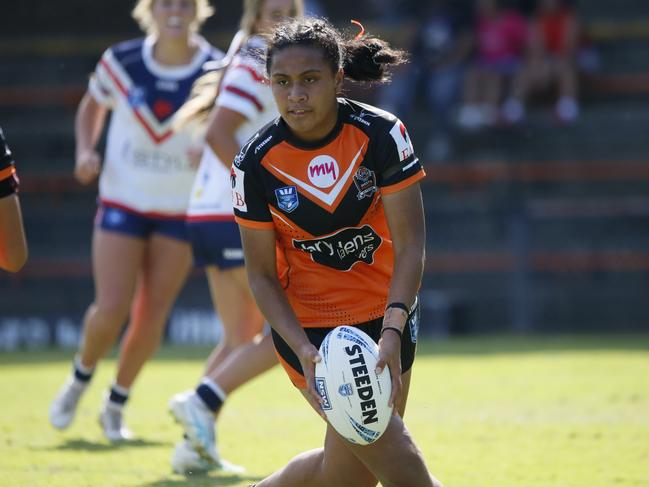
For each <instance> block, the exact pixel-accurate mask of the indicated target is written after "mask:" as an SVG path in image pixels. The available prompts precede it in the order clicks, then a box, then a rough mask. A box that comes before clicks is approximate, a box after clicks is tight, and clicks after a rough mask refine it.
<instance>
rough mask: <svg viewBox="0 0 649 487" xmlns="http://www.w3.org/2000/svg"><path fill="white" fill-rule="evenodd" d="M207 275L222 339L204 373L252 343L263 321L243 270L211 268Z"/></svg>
mask: <svg viewBox="0 0 649 487" xmlns="http://www.w3.org/2000/svg"><path fill="white" fill-rule="evenodd" d="M205 274H206V276H207V282H208V284H209V286H210V293H211V295H212V302H213V303H214V306H215V307H216V309H217V311H218V314H219V318H220V319H221V323H222V324H223V335H222V338H221V340H220V342H219V344H218V345H217V346H216V347H215V348H214V350H213V351H212V353H211V354H210V356H209V358H208V359H207V363H206V364H205V370H206V372H209V371H210V370H214V369H215V368H216V367H217V366H218V365H219V364H220V363H221V362H223V361H224V360H225V359H226V357H227V356H228V355H229V354H230V352H232V350H234V349H235V348H236V347H238V346H240V345H244V344H246V343H248V342H249V341H250V340H252V338H253V337H254V336H255V335H257V334H258V333H259V332H260V331H261V329H262V327H263V323H264V318H263V316H262V315H261V312H260V311H259V309H258V308H257V305H256V303H255V301H254V299H253V298H252V295H251V294H250V290H249V288H248V280H247V277H246V272H245V268H244V267H242V266H240V267H233V268H230V269H223V270H222V269H219V268H218V267H216V266H209V267H207V268H206V270H205Z"/></svg>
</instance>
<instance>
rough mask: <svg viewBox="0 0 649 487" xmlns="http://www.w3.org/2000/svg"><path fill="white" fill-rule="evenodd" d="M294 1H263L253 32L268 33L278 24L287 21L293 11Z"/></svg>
mask: <svg viewBox="0 0 649 487" xmlns="http://www.w3.org/2000/svg"><path fill="white" fill-rule="evenodd" d="M294 5H295V1H294V0H264V1H263V2H262V3H261V9H260V10H259V19H258V20H257V25H256V26H255V27H256V28H255V30H256V31H257V32H268V31H270V30H271V29H272V28H273V27H275V25H277V24H278V23H279V22H281V21H283V20H286V19H288V18H289V17H290V16H291V14H292V13H293V10H294Z"/></svg>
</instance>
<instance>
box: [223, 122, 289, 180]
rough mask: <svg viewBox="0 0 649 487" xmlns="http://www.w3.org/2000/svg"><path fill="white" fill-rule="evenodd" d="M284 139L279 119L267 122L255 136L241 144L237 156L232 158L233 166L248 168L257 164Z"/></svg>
mask: <svg viewBox="0 0 649 487" xmlns="http://www.w3.org/2000/svg"><path fill="white" fill-rule="evenodd" d="M284 138H285V135H284V131H283V130H282V128H281V118H280V117H277V118H276V119H274V120H272V121H271V122H268V123H267V124H266V125H264V126H263V127H262V128H261V129H259V130H258V131H257V132H256V133H255V135H253V136H252V137H250V139H248V141H247V142H246V143H245V144H243V147H242V148H241V150H240V151H239V154H237V156H236V157H235V158H234V165H235V166H237V167H241V168H249V167H251V166H253V165H256V164H259V163H260V162H261V160H262V159H263V158H264V156H265V155H266V154H267V153H268V151H270V150H271V149H272V148H273V147H275V146H276V145H277V144H280V143H281V142H282V141H283V140H284Z"/></svg>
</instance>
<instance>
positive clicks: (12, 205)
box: [0, 128, 27, 272]
mask: <svg viewBox="0 0 649 487" xmlns="http://www.w3.org/2000/svg"><path fill="white" fill-rule="evenodd" d="M17 192H18V176H17V175H16V168H15V167H14V160H13V156H12V155H11V151H10V150H9V146H8V145H7V143H6V141H5V138H4V133H3V132H2V128H0V269H4V270H6V271H9V272H18V271H19V270H20V269H22V267H23V265H25V262H26V261H27V240H26V238H25V230H24V228H23V217H22V213H21V211H20V200H19V199H18V194H16V193H17Z"/></svg>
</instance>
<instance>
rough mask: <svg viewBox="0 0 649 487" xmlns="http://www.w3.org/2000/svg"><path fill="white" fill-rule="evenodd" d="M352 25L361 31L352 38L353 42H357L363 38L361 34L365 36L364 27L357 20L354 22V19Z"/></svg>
mask: <svg viewBox="0 0 649 487" xmlns="http://www.w3.org/2000/svg"><path fill="white" fill-rule="evenodd" d="M352 24H354V25H357V26H358V27H360V29H361V31H360V32H359V33H358V34H356V37H354V40H355V41H357V40H358V39H360V38H361V37H363V34H365V27H363V24H361V23H360V22H359V21H358V20H354V19H352Z"/></svg>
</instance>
